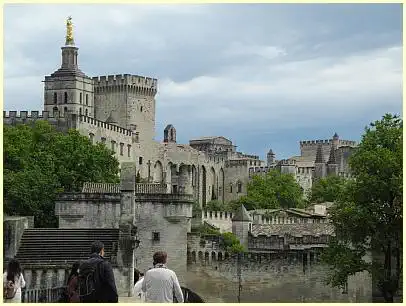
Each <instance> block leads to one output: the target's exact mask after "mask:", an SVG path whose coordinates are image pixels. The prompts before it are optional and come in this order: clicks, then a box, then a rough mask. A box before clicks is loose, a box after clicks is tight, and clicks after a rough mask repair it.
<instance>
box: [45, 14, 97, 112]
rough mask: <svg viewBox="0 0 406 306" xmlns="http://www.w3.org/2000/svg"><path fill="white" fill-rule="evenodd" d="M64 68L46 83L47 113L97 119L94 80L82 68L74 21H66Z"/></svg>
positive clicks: (63, 52)
mask: <svg viewBox="0 0 406 306" xmlns="http://www.w3.org/2000/svg"><path fill="white" fill-rule="evenodd" d="M61 49H62V64H61V67H60V68H59V69H58V70H57V71H55V72H54V73H52V74H51V75H49V76H46V77H45V81H44V110H45V111H48V112H49V113H51V114H53V113H56V112H59V114H60V115H62V116H63V115H64V113H65V112H69V113H72V114H77V115H86V116H89V117H93V116H94V105H93V81H92V79H91V78H89V77H88V76H86V75H85V74H84V73H83V72H82V71H81V70H80V69H79V65H78V50H79V48H78V47H76V46H75V42H74V39H73V25H72V18H71V17H69V18H68V19H67V21H66V40H65V46H63V47H62V48H61Z"/></svg>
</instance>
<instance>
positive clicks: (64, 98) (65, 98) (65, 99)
mask: <svg viewBox="0 0 406 306" xmlns="http://www.w3.org/2000/svg"><path fill="white" fill-rule="evenodd" d="M63 102H64V103H65V104H67V103H68V93H67V92H66V91H65V93H64V97H63Z"/></svg>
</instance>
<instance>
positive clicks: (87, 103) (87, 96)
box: [86, 94, 89, 105]
mask: <svg viewBox="0 0 406 306" xmlns="http://www.w3.org/2000/svg"><path fill="white" fill-rule="evenodd" d="M86 105H89V95H88V94H86Z"/></svg>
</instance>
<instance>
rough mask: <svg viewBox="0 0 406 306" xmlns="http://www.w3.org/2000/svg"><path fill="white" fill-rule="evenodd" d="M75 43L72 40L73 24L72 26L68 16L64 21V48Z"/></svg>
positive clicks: (70, 18)
mask: <svg viewBox="0 0 406 306" xmlns="http://www.w3.org/2000/svg"><path fill="white" fill-rule="evenodd" d="M74 45H75V41H74V39H73V24H72V17H71V16H69V17H68V19H67V20H66V41H65V46H74Z"/></svg>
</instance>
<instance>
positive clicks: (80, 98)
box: [79, 93, 82, 104]
mask: <svg viewBox="0 0 406 306" xmlns="http://www.w3.org/2000/svg"><path fill="white" fill-rule="evenodd" d="M79 103H80V104H82V93H80V95H79Z"/></svg>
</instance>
